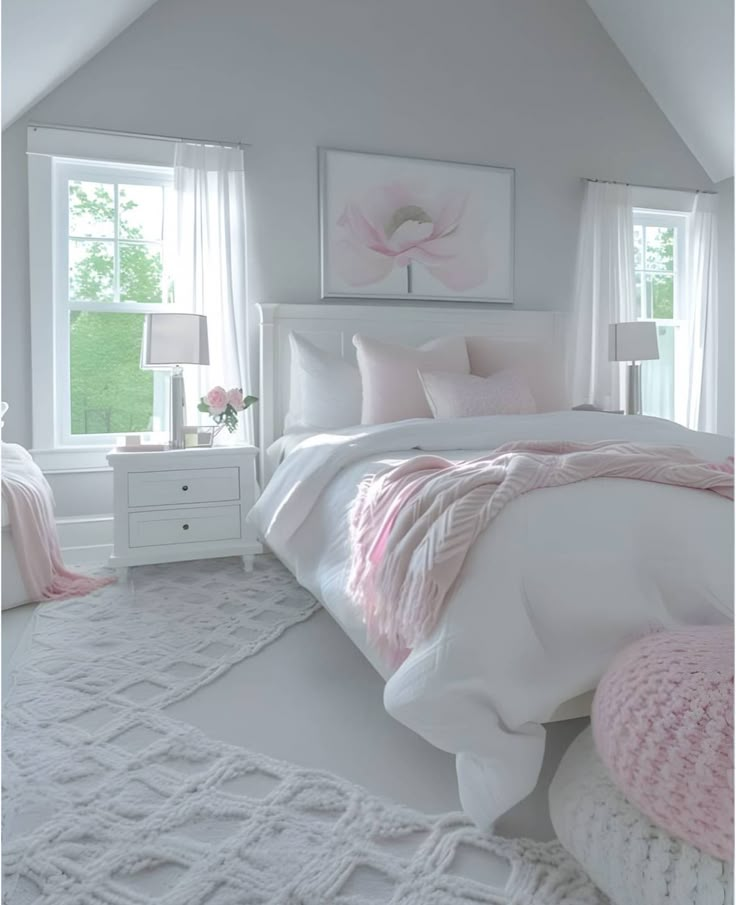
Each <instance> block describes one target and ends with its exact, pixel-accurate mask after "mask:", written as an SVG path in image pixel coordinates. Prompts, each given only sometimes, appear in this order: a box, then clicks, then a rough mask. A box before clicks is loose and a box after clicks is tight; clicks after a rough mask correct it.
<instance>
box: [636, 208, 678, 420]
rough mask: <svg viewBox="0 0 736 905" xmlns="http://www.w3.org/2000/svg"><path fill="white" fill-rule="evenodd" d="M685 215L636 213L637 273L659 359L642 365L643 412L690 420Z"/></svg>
mask: <svg viewBox="0 0 736 905" xmlns="http://www.w3.org/2000/svg"><path fill="white" fill-rule="evenodd" d="M686 223H687V218H686V216H685V215H684V214H677V213H673V212H669V211H654V210H644V209H640V208H635V209H634V269H635V280H636V302H637V307H638V312H637V318H638V319H639V320H653V321H655V323H656V324H657V334H658V340H659V360H658V361H645V362H642V411H643V412H644V414H645V415H655V416H657V417H660V418H668V419H670V420H673V421H679V422H681V423H684V422H685V420H686V410H685V408H686V405H687V386H686V385H683V381H686V380H687V376H686V375H687V354H688V335H689V334H688V323H687V321H686V320H685V319H684V318H683V315H682V312H683V310H684V304H683V293H684V279H683V268H684V261H685V229H686Z"/></svg>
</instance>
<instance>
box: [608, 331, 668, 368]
mask: <svg viewBox="0 0 736 905" xmlns="http://www.w3.org/2000/svg"><path fill="white" fill-rule="evenodd" d="M655 358H659V345H658V343H657V325H656V324H655V323H654V321H629V322H627V323H621V324H609V327H608V360H609V361H651V360H653V359H655Z"/></svg>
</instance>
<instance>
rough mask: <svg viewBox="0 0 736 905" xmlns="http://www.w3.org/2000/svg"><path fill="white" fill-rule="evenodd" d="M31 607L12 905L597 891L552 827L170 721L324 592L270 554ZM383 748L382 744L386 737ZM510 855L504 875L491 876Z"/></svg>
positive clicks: (463, 897)
mask: <svg viewBox="0 0 736 905" xmlns="http://www.w3.org/2000/svg"><path fill="white" fill-rule="evenodd" d="M132 575H133V578H132V581H133V584H132V586H130V587H125V586H122V587H121V586H112V587H109V588H105V589H103V590H101V591H99V592H97V593H96V594H94V595H92V596H90V597H87V598H84V599H82V600H74V601H68V602H64V603H51V604H46V605H44V606H43V607H40V608H39V610H38V611H37V616H36V624H35V626H34V637H33V641H32V644H31V648H30V651H29V653H28V656H27V657H26V658H25V661H24V663H23V664H22V666H21V667H20V668H19V671H18V672H17V674H16V677H15V683H14V685H13V687H12V688H11V690H10V692H9V694H8V696H7V700H6V704H5V707H4V735H3V743H4V770H3V784H4V787H5V790H4V796H5V801H4V824H5V826H4V845H3V856H4V868H5V881H4V884H3V887H4V889H3V891H4V901H5V902H6V903H7V905H31V903H38V905H76V903H80V905H82V903H84V905H143V903H154V902H156V903H161V905H265V903H274V905H277V903H278V905H328V903H335V905H362V903H369V902H373V903H395V905H399V903H400V905H466V903H467V905H470V903H475V905H478V903H499V905H500V903H513V905H563V903H564V905H602V903H604V902H605V899H604V898H603V897H602V896H601V895H600V893H598V892H597V891H596V890H595V888H594V887H593V886H592V885H591V884H590V882H589V881H588V880H587V878H586V877H585V876H584V875H583V874H582V873H581V872H580V870H579V868H578V867H577V865H576V863H575V862H574V861H573V860H572V859H571V858H570V857H569V856H568V855H567V854H566V853H565V851H564V850H563V849H562V847H561V846H560V845H559V844H557V843H536V842H531V841H526V840H507V839H501V838H499V837H494V836H489V835H486V834H483V833H480V832H478V831H477V830H476V829H475V828H474V827H473V826H472V825H471V824H470V823H469V822H468V821H467V820H466V819H465V818H464V817H462V816H461V815H458V814H449V815H443V816H440V817H429V816H427V815H424V814H421V813H418V812H415V811H411V810H409V809H406V808H402V807H398V806H396V805H394V804H392V803H390V802H387V801H385V800H382V799H380V798H377V797H376V796H374V795H371V794H370V793H368V792H366V791H365V790H363V789H360V788H359V787H357V786H355V785H352V784H351V783H348V782H346V781H345V780H342V779H340V778H338V777H336V776H333V775H330V774H326V773H322V772H319V771H314V770H307V769H302V768H299V767H296V766H294V765H291V764H287V763H283V762H279V761H275V760H273V759H270V758H267V757H265V756H263V755H259V754H254V753H252V752H248V751H245V750H244V749H242V748H239V747H235V746H232V745H227V744H225V743H223V742H220V741H216V740H213V739H210V738H207V737H206V736H205V735H204V734H203V733H201V732H200V731H199V730H198V729H196V728H194V727H192V726H191V725H189V724H187V723H183V722H181V721H176V720H172V719H170V718H169V717H168V716H167V715H166V714H165V713H164V711H163V708H165V707H166V706H168V705H169V704H171V703H173V702H175V701H178V700H181V699H183V698H185V697H186V696H188V695H190V694H192V692H194V691H195V690H196V689H197V688H199V687H201V686H202V685H204V684H206V683H208V682H211V681H212V680H213V679H215V678H217V677H218V676H219V675H221V674H222V673H223V672H224V671H225V670H227V669H229V668H230V667H231V666H232V665H233V664H235V663H237V662H239V661H240V660H242V659H244V658H245V657H249V656H252V655H254V654H256V653H257V652H258V651H259V650H260V649H261V648H263V647H264V645H266V644H268V643H270V642H272V641H274V640H275V639H276V638H277V637H278V636H279V635H280V634H281V633H282V632H283V631H284V630H285V629H286V628H288V627H289V626H292V625H294V624H295V623H298V622H300V621H302V620H304V619H306V618H308V617H309V616H310V615H311V614H312V612H314V610H315V609H316V608H317V604H316V603H315V601H314V600H313V598H312V597H311V596H310V595H309V594H308V593H307V592H306V591H304V590H303V589H302V588H300V587H299V586H298V585H297V584H296V582H295V581H294V579H293V578H292V577H291V576H290V575H289V574H288V573H287V572H286V571H285V570H284V569H283V568H282V567H281V566H280V565H279V564H278V563H277V562H276V560H274V559H273V558H271V557H268V556H260V557H256V568H255V571H254V572H253V573H252V574H244V573H243V572H242V570H241V568H240V565H239V562H238V561H234V560H209V561H204V562H198V563H180V564H176V565H173V566H150V567H143V568H139V569H136V570H134V571H133V573H132ZM377 756H380V752H377ZM494 859H495V860H496V861H498V860H499V859H500V860H501V861H502V862H506V863H508V864H509V865H510V867H511V872H510V875H509V879H508V881H507V883H506V887H505V889H498V888H495V887H492V886H490V885H489V884H488V883H487V881H486V880H485V879H484V878H485V877H486V876H487V874H488V870H487V868H488V866H489V863H490V862H492V861H493V860H494Z"/></svg>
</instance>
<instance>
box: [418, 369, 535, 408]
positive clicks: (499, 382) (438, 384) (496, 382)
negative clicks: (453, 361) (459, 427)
mask: <svg viewBox="0 0 736 905" xmlns="http://www.w3.org/2000/svg"><path fill="white" fill-rule="evenodd" d="M419 377H420V379H421V381H422V384H423V386H424V392H425V394H426V397H427V402H428V403H429V407H430V408H431V410H432V414H433V415H434V417H435V418H469V417H472V416H473V415H533V414H534V413H535V412H536V410H537V406H536V404H535V402H534V397H533V396H532V393H531V390H530V389H529V384H528V383H527V381H526V379H525V377H524V376H523V375H522V374H519V373H518V372H516V371H513V370H504V371H497V372H496V373H495V374H492V375H491V376H490V377H476V376H474V375H473V374H446V373H442V372H439V371H420V372H419Z"/></svg>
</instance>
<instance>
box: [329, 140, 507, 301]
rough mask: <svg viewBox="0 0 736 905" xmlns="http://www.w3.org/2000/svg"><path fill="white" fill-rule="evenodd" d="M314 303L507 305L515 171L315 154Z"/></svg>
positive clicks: (352, 154)
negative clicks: (317, 279)
mask: <svg viewBox="0 0 736 905" xmlns="http://www.w3.org/2000/svg"><path fill="white" fill-rule="evenodd" d="M318 163H319V201H320V204H319V217H320V259H321V260H320V262H321V295H322V298H323V299H331V298H359V299H373V300H379V299H380V300H382V301H385V300H387V299H392V300H393V299H395V300H417V301H418V300H423V301H424V300H426V301H442V302H458V301H462V302H489V303H501V304H513V294H514V192H515V171H514V170H513V168H510V167H498V166H491V165H486V164H471V163H456V162H451V161H442V160H432V159H428V158H418V157H401V156H397V155H390V154H373V153H367V152H362V151H346V150H340V149H335V148H320V149H319V151H318Z"/></svg>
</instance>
